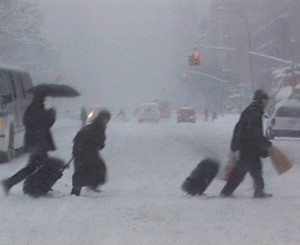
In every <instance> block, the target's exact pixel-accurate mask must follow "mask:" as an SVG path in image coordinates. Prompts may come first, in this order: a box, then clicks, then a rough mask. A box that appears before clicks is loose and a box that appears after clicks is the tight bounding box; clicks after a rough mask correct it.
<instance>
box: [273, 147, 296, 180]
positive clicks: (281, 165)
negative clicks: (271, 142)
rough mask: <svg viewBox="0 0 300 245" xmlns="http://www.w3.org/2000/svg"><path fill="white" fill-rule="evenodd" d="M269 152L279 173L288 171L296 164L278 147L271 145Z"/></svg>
mask: <svg viewBox="0 0 300 245" xmlns="http://www.w3.org/2000/svg"><path fill="white" fill-rule="evenodd" d="M269 153H270V159H271V162H272V165H273V167H274V169H275V170H276V172H277V173H278V174H279V175H280V174H283V173H285V172H287V171H288V170H290V169H291V168H292V167H293V165H294V164H293V163H292V161H291V160H290V159H289V158H288V156H287V155H286V154H285V153H284V152H283V151H282V150H280V149H279V148H278V147H276V146H272V147H270V149H269Z"/></svg>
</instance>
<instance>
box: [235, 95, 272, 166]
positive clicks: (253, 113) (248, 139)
mask: <svg viewBox="0 0 300 245" xmlns="http://www.w3.org/2000/svg"><path fill="white" fill-rule="evenodd" d="M262 116H263V105H262V102H261V101H253V102H252V103H251V104H250V105H249V106H248V107H247V108H246V109H245V110H244V111H243V112H242V114H241V116H240V119H239V121H238V123H237V124H236V126H235V129H234V133H233V137H232V141H231V150H232V151H237V150H239V151H240V158H241V159H246V160H256V159H258V158H260V157H267V156H268V149H269V147H270V146H271V145H272V144H271V142H270V141H268V140H267V139H266V138H265V137H264V136H263V123H262Z"/></svg>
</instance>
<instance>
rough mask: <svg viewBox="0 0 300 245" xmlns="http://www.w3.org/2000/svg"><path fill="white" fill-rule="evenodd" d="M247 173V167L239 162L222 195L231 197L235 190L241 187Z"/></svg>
mask: <svg viewBox="0 0 300 245" xmlns="http://www.w3.org/2000/svg"><path fill="white" fill-rule="evenodd" d="M246 173H247V168H246V165H245V164H243V163H242V162H241V161H239V162H238V164H237V167H236V169H235V170H234V172H233V174H232V175H231V177H230V178H229V180H228V181H227V183H226V185H225V186H224V188H223V189H222V191H221V193H220V194H221V195H223V196H230V195H231V194H232V193H233V192H234V190H235V189H236V188H237V187H238V186H239V185H240V183H241V182H242V181H243V179H244V177H245V175H246Z"/></svg>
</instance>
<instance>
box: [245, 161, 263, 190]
mask: <svg viewBox="0 0 300 245" xmlns="http://www.w3.org/2000/svg"><path fill="white" fill-rule="evenodd" d="M249 173H250V175H251V177H252V178H253V182H254V190H255V191H262V190H263V189H264V187H265V183H264V179H263V177H262V163H261V161H260V159H257V160H256V161H254V162H253V164H252V165H251V166H250V168H249Z"/></svg>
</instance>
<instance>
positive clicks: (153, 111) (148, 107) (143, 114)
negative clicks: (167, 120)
mask: <svg viewBox="0 0 300 245" xmlns="http://www.w3.org/2000/svg"><path fill="white" fill-rule="evenodd" d="M159 119H160V117H159V107H158V103H143V104H141V105H140V106H139V112H138V122H143V121H154V122H158V121H159Z"/></svg>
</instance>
